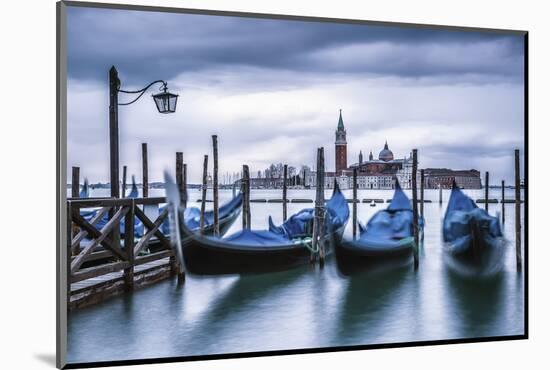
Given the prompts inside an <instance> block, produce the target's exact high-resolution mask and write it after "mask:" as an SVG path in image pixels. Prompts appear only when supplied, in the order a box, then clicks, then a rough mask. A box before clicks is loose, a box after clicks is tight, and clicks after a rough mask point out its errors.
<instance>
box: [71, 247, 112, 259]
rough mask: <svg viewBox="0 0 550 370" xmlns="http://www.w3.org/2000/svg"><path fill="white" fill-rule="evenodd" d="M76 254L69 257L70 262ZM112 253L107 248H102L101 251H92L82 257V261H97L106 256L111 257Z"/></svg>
mask: <svg viewBox="0 0 550 370" xmlns="http://www.w3.org/2000/svg"><path fill="white" fill-rule="evenodd" d="M76 257H78V256H73V257H71V262H72V261H74V259H75V258H76ZM113 257H114V254H113V253H112V252H110V251H108V250H102V251H96V252H92V253H90V254H89V255H88V257H86V258H85V259H84V262H90V261H97V260H102V259H107V258H113Z"/></svg>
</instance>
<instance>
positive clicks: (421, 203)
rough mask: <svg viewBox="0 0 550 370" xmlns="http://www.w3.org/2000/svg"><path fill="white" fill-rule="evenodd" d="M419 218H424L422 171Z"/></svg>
mask: <svg viewBox="0 0 550 370" xmlns="http://www.w3.org/2000/svg"><path fill="white" fill-rule="evenodd" d="M420 216H421V217H422V218H424V169H421V170H420Z"/></svg>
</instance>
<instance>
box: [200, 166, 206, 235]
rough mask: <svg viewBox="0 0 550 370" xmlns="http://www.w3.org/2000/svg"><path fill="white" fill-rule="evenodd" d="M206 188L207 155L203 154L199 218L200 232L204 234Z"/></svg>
mask: <svg viewBox="0 0 550 370" xmlns="http://www.w3.org/2000/svg"><path fill="white" fill-rule="evenodd" d="M207 188H208V155H205V156H204V164H203V167H202V198H201V200H202V203H201V218H200V232H201V234H204V211H205V209H206V189H207Z"/></svg>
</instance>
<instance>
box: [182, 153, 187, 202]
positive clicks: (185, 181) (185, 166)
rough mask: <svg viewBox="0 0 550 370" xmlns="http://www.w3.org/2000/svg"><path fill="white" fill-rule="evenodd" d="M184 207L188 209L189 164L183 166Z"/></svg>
mask: <svg viewBox="0 0 550 370" xmlns="http://www.w3.org/2000/svg"><path fill="white" fill-rule="evenodd" d="M182 187H183V198H181V199H182V201H183V207H184V208H186V207H187V163H184V164H183V185H182Z"/></svg>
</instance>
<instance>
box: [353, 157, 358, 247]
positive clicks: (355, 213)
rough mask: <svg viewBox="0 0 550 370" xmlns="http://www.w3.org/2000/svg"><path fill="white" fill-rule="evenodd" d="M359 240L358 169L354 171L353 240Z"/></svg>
mask: <svg viewBox="0 0 550 370" xmlns="http://www.w3.org/2000/svg"><path fill="white" fill-rule="evenodd" d="M356 238H357V168H354V169H353V240H355V239H356Z"/></svg>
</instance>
